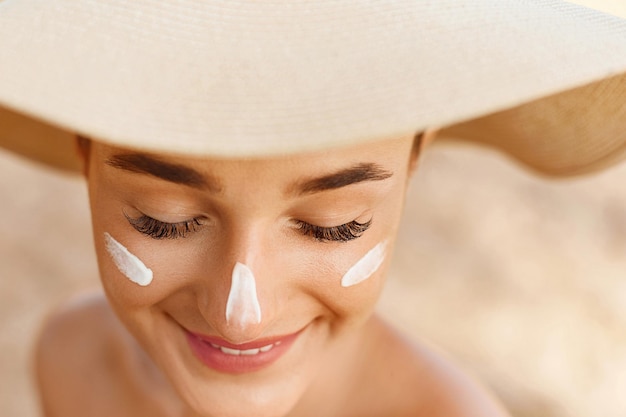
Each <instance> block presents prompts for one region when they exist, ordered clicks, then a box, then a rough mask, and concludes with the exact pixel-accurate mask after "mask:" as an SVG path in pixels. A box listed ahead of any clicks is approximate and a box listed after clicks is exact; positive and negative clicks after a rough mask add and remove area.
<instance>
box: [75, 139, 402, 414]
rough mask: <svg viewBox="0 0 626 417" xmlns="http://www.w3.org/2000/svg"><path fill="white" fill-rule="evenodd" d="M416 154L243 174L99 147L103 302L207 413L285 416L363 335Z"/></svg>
mask: <svg viewBox="0 0 626 417" xmlns="http://www.w3.org/2000/svg"><path fill="white" fill-rule="evenodd" d="M412 144H413V141H412V138H408V137H407V138H404V139H398V140H387V141H384V142H379V143H373V144H366V145H358V146H354V147H349V148H343V149H339V150H330V151H324V152H320V153H313V154H305V155H297V156H287V157H277V158H264V159H251V160H243V159H232V160H231V159H200V158H189V157H175V156H169V155H160V154H146V153H137V152H134V151H130V150H127V149H121V148H115V147H110V146H106V145H103V144H99V143H98V142H93V144H92V146H91V149H90V155H89V164H88V175H87V176H88V182H89V191H90V201H91V209H92V215H93V228H94V236H95V243H96V250H97V256H98V261H99V266H100V273H101V277H102V283H103V286H104V289H105V292H106V294H107V297H108V299H109V301H110V303H111V305H112V306H113V309H114V310H115V311H116V313H117V314H118V316H119V317H120V319H121V320H122V322H123V323H124V324H125V325H126V327H127V328H128V329H129V330H130V332H131V333H132V334H133V335H134V336H135V337H136V338H137V340H138V341H139V343H140V344H141V345H142V346H143V348H144V349H145V350H146V351H147V352H148V354H149V355H150V356H151V357H152V358H153V360H154V361H155V362H156V363H157V364H158V365H159V367H160V368H161V369H162V370H163V371H164V373H165V374H166V375H167V376H168V377H169V379H170V380H171V381H172V383H173V385H174V386H175V387H176V388H177V390H178V391H179V393H180V394H181V396H182V397H183V398H184V400H185V401H186V402H187V403H188V404H189V405H191V406H192V408H193V409H194V410H195V411H196V412H198V413H200V414H205V415H214V416H218V415H219V416H250V415H254V416H279V415H284V414H285V413H287V412H288V411H289V410H290V409H292V408H293V407H294V406H295V405H296V404H297V403H298V401H299V400H300V399H301V398H302V397H303V396H305V395H306V392H307V389H308V388H310V387H311V385H312V384H313V381H315V378H316V374H317V372H318V371H319V370H321V369H324V367H327V366H328V365H329V364H330V363H333V355H334V354H335V352H338V351H340V349H339V347H340V346H342V345H345V344H346V343H348V341H349V340H351V339H352V340H353V339H354V338H355V337H358V335H359V332H362V331H363V330H362V329H363V328H364V326H363V324H364V323H365V322H366V321H367V319H368V317H369V316H370V314H371V313H372V311H373V308H374V305H375V302H376V300H377V299H378V297H379V294H380V291H381V288H382V285H383V281H384V275H385V269H386V266H387V264H388V261H389V258H390V254H391V251H392V246H393V241H394V237H395V235H396V232H397V228H398V222H399V219H400V213H401V210H402V206H403V201H404V195H405V189H406V185H407V177H408V175H409V171H410V169H409V167H410V165H411V159H412V157H411V155H412V152H411V147H412ZM148 269H149V271H148Z"/></svg>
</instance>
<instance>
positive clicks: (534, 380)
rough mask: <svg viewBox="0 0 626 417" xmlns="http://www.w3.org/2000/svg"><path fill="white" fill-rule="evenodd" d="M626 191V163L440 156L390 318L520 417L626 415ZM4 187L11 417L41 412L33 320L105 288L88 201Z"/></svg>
mask: <svg viewBox="0 0 626 417" xmlns="http://www.w3.org/2000/svg"><path fill="white" fill-rule="evenodd" d="M622 184H626V164H624V166H622V167H618V168H616V169H612V170H610V171H609V172H605V173H603V174H601V175H596V176H592V177H585V178H582V179H577V180H575V181H558V182H547V181H544V180H542V179H540V178H537V177H535V176H531V175H529V174H528V173H527V172H525V171H523V170H521V169H520V168H519V167H518V166H516V165H514V164H511V163H510V162H509V161H507V160H505V159H504V158H502V157H500V156H499V155H496V154H493V153H490V152H487V151H484V150H479V149H476V148H466V147H454V146H448V147H445V146H440V147H436V148H434V149H432V150H430V151H429V152H428V153H427V154H426V155H425V158H424V160H423V162H422V167H421V170H420V171H419V173H418V176H417V178H416V179H415V181H414V182H413V184H412V186H411V194H410V198H409V200H408V202H407V206H408V207H407V215H406V218H405V221H404V227H403V229H402V231H401V235H400V240H399V244H398V250H397V253H396V254H395V259H394V267H393V269H392V274H391V275H392V276H391V278H390V282H389V284H388V287H387V291H386V293H385V295H384V297H383V299H382V300H381V304H380V309H381V311H382V312H383V313H384V314H385V315H388V316H390V317H392V318H393V320H394V321H395V322H396V323H397V324H398V326H400V327H401V328H403V329H405V330H406V331H407V332H408V333H410V334H411V336H412V337H420V338H423V339H425V340H427V341H429V342H431V343H433V344H435V345H437V346H439V347H441V348H442V349H443V350H445V351H447V352H449V354H450V355H451V356H452V357H454V358H455V359H456V361H457V362H458V363H460V364H461V365H462V366H464V367H465V368H466V369H468V370H469V371H470V372H472V373H474V374H475V375H477V376H479V377H480V378H482V379H483V380H484V381H486V382H487V383H488V384H489V385H491V387H492V388H493V389H494V390H495V391H496V392H497V393H498V394H499V395H500V396H501V398H503V400H504V401H505V402H506V403H507V404H508V406H509V407H510V408H511V409H512V411H513V413H514V414H515V416H517V417H530V416H542V417H590V416H603V417H618V416H624V415H626V398H624V393H626V336H625V332H624V329H626V279H625V275H626V189H625V187H623V186H622ZM0 192H1V193H2V194H1V195H2V197H1V199H0V260H1V262H0V297H1V298H0V318H1V319H0V351H1V352H2V355H0V415H2V416H23V417H31V416H33V417H34V416H37V415H38V411H37V404H36V399H35V396H34V392H33V388H32V382H31V379H30V378H31V376H30V368H29V366H30V365H29V360H30V355H31V352H30V349H31V348H30V346H31V342H32V340H33V337H34V334H35V333H36V331H37V328H38V325H39V323H40V322H41V320H42V318H43V317H44V316H45V314H46V312H47V311H49V310H50V309H51V308H52V307H53V306H55V305H56V304H58V303H59V302H60V301H61V300H63V299H65V298H67V297H69V296H70V295H71V294H74V293H76V292H77V291H83V290H86V289H89V288H93V287H95V286H97V285H98V283H97V279H96V267H95V261H94V256H93V254H92V247H91V245H92V244H91V235H90V229H89V219H88V211H87V198H86V190H85V188H84V185H83V183H82V182H81V181H80V180H79V179H77V178H70V177H65V176H61V175H51V174H50V172H48V171H45V170H40V169H36V168H34V167H33V166H32V165H30V164H27V163H25V162H23V161H21V160H18V159H17V158H16V157H14V156H11V155H8V154H5V153H1V152H0ZM59 383H62V381H59Z"/></svg>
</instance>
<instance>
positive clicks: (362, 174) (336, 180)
mask: <svg viewBox="0 0 626 417" xmlns="http://www.w3.org/2000/svg"><path fill="white" fill-rule="evenodd" d="M392 175H393V173H392V172H390V171H387V170H385V169H383V168H382V167H381V166H380V165H378V164H374V163H361V164H357V165H354V166H352V167H350V168H346V169H343V170H341V171H338V172H335V173H332V174H329V175H324V176H323V177H319V178H313V179H309V180H306V181H304V182H300V183H297V184H296V185H295V186H294V187H293V188H292V189H294V190H295V192H296V193H297V194H312V193H317V192H320V191H327V190H334V189H337V188H342V187H345V186H347V185H351V184H356V183H359V182H364V181H382V180H386V179H387V178H389V177H391V176H392Z"/></svg>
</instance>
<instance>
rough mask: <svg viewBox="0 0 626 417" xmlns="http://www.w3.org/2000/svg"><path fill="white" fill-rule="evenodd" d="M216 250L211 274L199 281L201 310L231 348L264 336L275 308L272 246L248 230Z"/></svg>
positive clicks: (214, 330)
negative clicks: (201, 294)
mask: <svg viewBox="0 0 626 417" xmlns="http://www.w3.org/2000/svg"><path fill="white" fill-rule="evenodd" d="M231 236H237V237H232V238H230V239H224V240H223V241H222V243H221V244H220V245H219V246H220V247H219V248H213V249H214V250H213V251H212V256H211V258H212V259H213V260H212V262H211V264H212V265H211V266H212V267H209V269H208V270H209V271H214V274H213V273H209V274H205V276H203V279H202V280H201V281H200V282H201V284H200V285H202V286H203V288H202V289H201V290H200V291H201V292H202V293H203V294H204V297H202V296H201V297H200V299H199V303H200V309H201V312H202V315H203V316H204V318H205V320H206V321H207V323H208V324H209V326H210V327H211V330H212V331H213V333H214V335H215V336H218V337H221V338H223V339H225V340H226V341H227V342H229V343H232V344H242V343H247V342H251V341H253V340H255V339H257V338H259V337H262V336H271V334H265V332H266V330H267V329H268V326H269V325H271V322H272V318H273V311H274V310H275V307H276V291H275V290H276V289H275V288H273V285H274V283H275V280H273V275H274V274H273V273H272V270H274V268H273V267H272V263H273V261H272V259H273V258H272V254H271V253H270V251H269V250H268V249H269V248H271V245H268V244H263V239H262V235H261V234H260V233H258V232H257V233H253V232H252V231H251V230H247V231H246V233H242V231H241V230H240V231H239V233H237V234H234V233H233V234H231Z"/></svg>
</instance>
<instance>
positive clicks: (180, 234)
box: [124, 214, 202, 240]
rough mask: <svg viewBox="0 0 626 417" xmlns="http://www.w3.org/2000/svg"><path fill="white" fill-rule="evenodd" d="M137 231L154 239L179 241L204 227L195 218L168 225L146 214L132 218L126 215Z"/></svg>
mask: <svg viewBox="0 0 626 417" xmlns="http://www.w3.org/2000/svg"><path fill="white" fill-rule="evenodd" d="M124 216H126V219H127V220H128V222H129V223H130V225H131V226H133V228H134V229H135V230H137V231H138V232H140V233H143V234H144V235H146V236H149V237H151V238H153V239H157V240H159V239H178V238H184V237H187V235H188V234H190V233H193V232H196V231H198V229H200V228H201V227H202V223H201V221H200V218H193V219H190V220H185V221H182V222H177V223H166V222H162V221H160V220H157V219H154V218H152V217H150V216H146V215H145V214H144V215H142V216H140V217H137V218H132V217H129V216H128V215H126V214H124Z"/></svg>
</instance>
